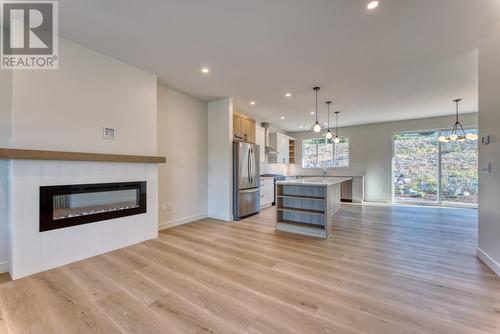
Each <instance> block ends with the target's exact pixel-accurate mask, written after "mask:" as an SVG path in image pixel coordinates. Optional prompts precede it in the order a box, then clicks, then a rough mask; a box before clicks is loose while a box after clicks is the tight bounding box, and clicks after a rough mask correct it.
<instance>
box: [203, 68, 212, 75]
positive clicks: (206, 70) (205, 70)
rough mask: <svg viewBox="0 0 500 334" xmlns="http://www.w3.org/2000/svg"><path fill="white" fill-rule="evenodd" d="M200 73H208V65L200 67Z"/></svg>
mask: <svg viewBox="0 0 500 334" xmlns="http://www.w3.org/2000/svg"><path fill="white" fill-rule="evenodd" d="M201 73H203V74H208V73H210V69H209V68H208V67H202V68H201Z"/></svg>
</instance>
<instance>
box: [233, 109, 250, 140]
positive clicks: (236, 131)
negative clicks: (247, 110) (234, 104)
mask: <svg viewBox="0 0 500 334" xmlns="http://www.w3.org/2000/svg"><path fill="white" fill-rule="evenodd" d="M233 139H234V140H237V141H243V142H246V143H252V144H255V120H254V119H251V118H250V117H247V116H244V115H241V114H237V113H234V114H233Z"/></svg>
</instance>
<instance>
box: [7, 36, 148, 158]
mask: <svg viewBox="0 0 500 334" xmlns="http://www.w3.org/2000/svg"><path fill="white" fill-rule="evenodd" d="M59 51H60V57H59V59H60V60H59V70H50V71H49V70H39V71H16V72H15V73H14V80H13V87H14V89H13V91H14V99H13V101H14V129H13V130H14V145H15V146H16V148H33V149H47V150H70V151H82V152H98V153H101V152H102V153H119V154H143V155H156V103H157V100H156V86H157V82H156V76H154V75H152V74H149V73H147V72H144V71H142V70H139V69H137V68H134V67H132V66H129V65H127V64H125V63H122V62H120V61H117V60H115V59H112V58H109V57H106V56H104V55H102V54H99V53H96V52H94V51H92V50H89V49H86V48H84V47H82V46H79V45H78V44H75V43H73V42H70V41H67V40H64V39H61V40H60V42H59ZM103 126H107V127H116V128H117V130H118V137H117V138H118V139H117V140H116V141H113V140H103V134H102V132H103V130H102V128H103Z"/></svg>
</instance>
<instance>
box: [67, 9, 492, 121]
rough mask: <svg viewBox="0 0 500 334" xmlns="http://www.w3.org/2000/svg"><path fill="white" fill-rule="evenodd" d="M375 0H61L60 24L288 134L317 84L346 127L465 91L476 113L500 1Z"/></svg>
mask: <svg viewBox="0 0 500 334" xmlns="http://www.w3.org/2000/svg"><path fill="white" fill-rule="evenodd" d="M367 2H368V1H367V0H148V1H138V0H85V1H83V0H60V1H59V4H60V8H59V10H60V13H61V14H60V27H61V28H60V29H61V34H62V35H63V36H64V37H66V38H68V39H71V40H74V41H76V42H78V43H80V44H82V45H84V46H87V47H89V48H91V49H94V50H97V51H99V52H102V53H104V54H107V55H110V56H112V57H114V58H117V59H120V60H123V61H125V62H127V63H129V64H131V65H134V66H137V67H139V68H142V69H144V70H147V71H149V72H151V73H154V74H156V75H158V77H159V79H160V80H161V81H163V82H165V83H166V84H168V85H169V86H171V87H174V88H176V89H179V90H181V91H183V92H186V93H189V94H191V95H193V96H196V97H199V98H202V99H205V100H212V99H215V98H218V97H226V96H232V97H234V98H235V101H236V105H237V106H238V107H239V108H240V109H243V110H244V111H246V112H248V113H250V114H252V115H254V116H256V117H258V118H259V119H260V120H266V121H270V122H271V123H272V124H274V125H275V126H277V127H279V128H282V129H285V130H288V131H298V130H299V126H300V125H302V126H304V128H308V127H309V126H310V125H311V124H312V123H313V117H314V116H311V115H310V114H309V113H310V112H311V111H312V110H313V108H314V93H313V90H312V87H313V86H314V85H319V86H321V91H320V102H323V101H324V100H325V99H333V100H335V102H336V104H335V109H336V110H337V109H338V110H341V111H342V112H343V114H342V118H341V120H342V125H354V124H363V123H374V122H384V121H391V120H401V119H411V118H421V117H428V116H438V115H446V114H451V113H453V104H452V102H451V100H452V99H454V98H457V97H461V98H463V99H464V102H463V108H462V109H463V112H475V111H477V95H478V94H477V89H478V87H477V85H478V80H477V76H478V52H477V48H478V46H479V42H480V36H481V34H482V33H484V32H485V31H487V30H489V29H491V28H492V26H493V24H494V23H495V22H497V21H498V20H499V16H500V0H381V4H380V7H379V8H377V9H376V10H375V11H371V12H369V11H367V10H366V4H367ZM201 66H208V67H210V69H211V73H210V75H208V76H206V75H205V76H204V75H201V73H200V68H201ZM286 92H291V93H292V94H293V96H292V98H285V96H284V95H285V93H286ZM252 100H254V101H256V105H255V106H254V107H251V106H250V105H249V102H250V101H252ZM321 107H322V109H321V110H320V120H321V121H322V122H324V121H326V111H325V106H324V104H322V103H321ZM281 116H285V117H286V119H285V120H281V119H280V117H281Z"/></svg>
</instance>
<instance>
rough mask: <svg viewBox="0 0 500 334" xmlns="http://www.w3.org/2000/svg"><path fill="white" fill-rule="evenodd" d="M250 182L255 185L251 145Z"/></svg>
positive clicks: (251, 148)
mask: <svg viewBox="0 0 500 334" xmlns="http://www.w3.org/2000/svg"><path fill="white" fill-rule="evenodd" d="M250 184H251V185H253V147H252V146H250Z"/></svg>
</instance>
